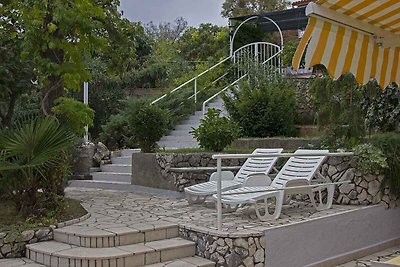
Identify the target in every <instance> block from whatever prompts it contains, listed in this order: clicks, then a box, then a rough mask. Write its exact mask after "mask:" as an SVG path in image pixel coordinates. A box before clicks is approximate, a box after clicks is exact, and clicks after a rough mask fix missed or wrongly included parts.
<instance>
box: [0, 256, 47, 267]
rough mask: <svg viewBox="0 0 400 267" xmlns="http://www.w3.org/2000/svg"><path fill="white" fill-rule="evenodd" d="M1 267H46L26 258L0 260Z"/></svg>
mask: <svg viewBox="0 0 400 267" xmlns="http://www.w3.org/2000/svg"><path fill="white" fill-rule="evenodd" d="M0 266H1V267H46V266H44V265H43V264H39V263H36V262H34V261H33V260H30V259H28V258H12V259H0Z"/></svg>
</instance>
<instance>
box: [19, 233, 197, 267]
mask: <svg viewBox="0 0 400 267" xmlns="http://www.w3.org/2000/svg"><path fill="white" fill-rule="evenodd" d="M194 255H195V243H194V242H192V241H188V240H185V239H182V238H171V239H165V240H159V241H152V242H146V243H138V244H133V245H127V246H117V247H112V248H85V247H78V246H74V245H70V244H65V243H61V242H57V241H49V242H41V243H36V244H29V245H27V246H26V256H27V257H28V258H29V259H31V260H33V261H35V262H37V263H40V264H44V265H46V266H50V267H70V266H74V267H77V266H79V267H83V266H88V267H89V266H96V267H103V266H104V267H105V266H115V267H136V266H144V265H150V264H155V263H160V262H167V261H171V260H175V259H179V258H186V257H193V256H194Z"/></svg>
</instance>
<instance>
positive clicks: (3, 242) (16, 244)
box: [0, 226, 55, 259]
mask: <svg viewBox="0 0 400 267" xmlns="http://www.w3.org/2000/svg"><path fill="white" fill-rule="evenodd" d="M54 229H55V226H50V227H44V228H38V229H34V230H26V231H23V232H22V233H21V234H19V233H14V232H5V233H0V259H2V258H17V257H23V256H24V254H25V245H27V244H32V243H37V242H42V241H48V240H52V239H53V230H54Z"/></svg>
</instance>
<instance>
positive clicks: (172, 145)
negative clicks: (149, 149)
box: [158, 141, 199, 148]
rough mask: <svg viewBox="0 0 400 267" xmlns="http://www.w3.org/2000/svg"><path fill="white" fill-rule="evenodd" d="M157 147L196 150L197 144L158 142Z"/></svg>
mask: <svg viewBox="0 0 400 267" xmlns="http://www.w3.org/2000/svg"><path fill="white" fill-rule="evenodd" d="M158 145H159V146H160V147H161V148H163V147H165V148H196V147H199V144H198V143H197V142H177V141H164V142H159V143H158Z"/></svg>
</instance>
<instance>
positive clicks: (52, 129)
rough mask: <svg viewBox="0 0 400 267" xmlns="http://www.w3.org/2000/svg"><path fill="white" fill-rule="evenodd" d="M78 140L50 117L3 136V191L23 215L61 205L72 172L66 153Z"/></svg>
mask: <svg viewBox="0 0 400 267" xmlns="http://www.w3.org/2000/svg"><path fill="white" fill-rule="evenodd" d="M75 141H76V136H75V135H74V134H73V133H72V131H71V130H70V129H68V128H66V127H62V126H61V125H60V124H59V122H58V121H56V120H55V119H54V118H51V117H45V118H42V117H38V118H35V119H32V120H30V121H23V122H20V123H17V124H16V126H15V128H10V129H5V130H3V131H2V132H1V133H0V171H1V176H0V180H1V181H0V186H1V187H2V189H0V191H3V192H7V194H8V197H9V198H10V199H11V200H12V201H14V203H15V204H16V206H17V208H18V210H19V211H20V213H21V214H22V215H24V216H29V215H31V214H36V215H40V214H43V213H44V212H47V210H46V207H48V206H47V205H48V204H51V203H53V202H54V201H56V202H57V203H60V202H59V201H58V200H59V197H61V198H62V194H63V185H65V183H64V182H65V179H66V175H67V174H68V170H69V161H68V160H67V159H66V157H67V155H68V154H66V153H68V150H69V149H70V148H71V146H73V145H74V144H75ZM39 190H41V191H42V192H43V193H39ZM53 204H54V203H53Z"/></svg>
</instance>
